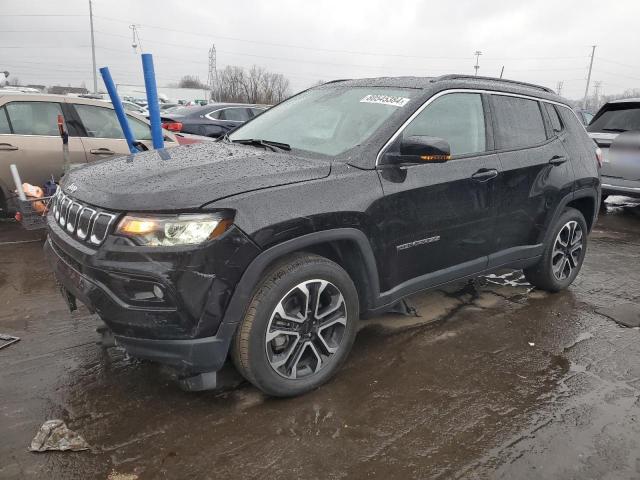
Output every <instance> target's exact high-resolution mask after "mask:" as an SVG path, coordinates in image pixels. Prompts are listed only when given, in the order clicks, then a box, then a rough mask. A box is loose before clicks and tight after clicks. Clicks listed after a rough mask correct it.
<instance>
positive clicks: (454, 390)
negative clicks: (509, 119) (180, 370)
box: [0, 197, 640, 479]
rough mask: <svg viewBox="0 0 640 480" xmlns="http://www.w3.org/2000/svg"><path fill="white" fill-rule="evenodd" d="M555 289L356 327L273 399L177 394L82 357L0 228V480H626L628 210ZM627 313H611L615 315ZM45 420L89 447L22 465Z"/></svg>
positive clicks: (637, 439)
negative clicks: (313, 378)
mask: <svg viewBox="0 0 640 480" xmlns="http://www.w3.org/2000/svg"><path fill="white" fill-rule="evenodd" d="M608 201H609V205H608V209H607V211H606V212H601V214H600V218H599V221H598V224H597V225H596V227H595V230H594V232H593V233H592V235H591V237H590V245H589V252H588V254H587V259H586V262H585V265H584V268H583V270H582V272H581V274H580V276H579V277H578V279H577V280H576V282H575V283H574V285H572V286H571V288H569V289H568V290H566V291H563V292H561V293H558V294H554V295H550V294H546V293H542V292H539V291H536V290H532V289H531V288H530V287H529V286H528V285H526V284H523V283H522V281H521V280H519V274H517V273H515V274H514V273H510V272H505V273H504V274H503V275H498V276H491V277H488V278H484V279H480V280H479V281H476V282H473V283H468V284H455V285H452V286H450V287H447V288H446V289H443V290H438V291H435V292H431V293H428V294H421V295H416V296H414V297H412V298H411V299H410V300H411V304H412V305H414V306H415V307H416V308H417V310H418V312H419V314H420V317H406V316H396V315H385V316H381V317H377V318H374V319H372V320H368V321H363V322H362V328H361V330H360V333H359V335H358V338H357V340H356V345H355V348H354V351H353V352H352V354H351V356H350V358H349V360H348V362H347V364H346V366H345V367H344V368H343V369H342V370H341V371H340V373H339V374H338V376H337V377H336V378H335V379H334V380H333V381H331V382H330V383H329V384H327V385H325V386H324V387H322V388H320V389H319V390H316V391H314V392H312V393H310V394H308V395H304V396H302V397H299V398H293V399H288V400H277V399H271V398H267V397H265V396H263V395H262V394H261V393H260V392H259V391H258V390H256V389H255V388H253V387H251V386H249V385H248V384H243V385H241V386H240V387H238V388H236V389H232V390H230V391H227V392H222V393H213V392H209V393H185V392H182V391H181V390H179V389H178V388H177V386H176V385H175V384H174V383H173V382H172V381H171V379H170V378H168V377H167V375H166V373H165V372H163V371H161V369H159V368H158V367H156V366H154V365H152V364H149V363H143V362H140V361H135V360H132V359H129V358H127V357H126V356H125V355H124V353H123V352H121V351H119V350H117V349H108V350H103V349H102V348H101V347H100V346H99V345H97V344H96V340H97V335H96V333H95V328H96V326H97V325H98V320H97V319H96V318H95V317H93V316H91V315H89V314H88V313H87V311H86V310H85V309H84V307H81V308H80V310H79V311H78V312H75V313H74V314H71V315H70V314H69V313H68V311H67V310H66V306H65V304H64V303H63V300H62V298H61V297H60V295H59V293H58V291H57V289H56V286H55V284H54V281H53V279H52V276H51V274H50V271H49V269H48V268H47V267H46V265H45V264H44V262H43V258H42V253H41V247H42V240H41V238H42V235H41V234H35V235H33V234H27V233H26V232H24V231H22V230H21V229H20V227H19V226H18V225H17V224H15V223H11V222H3V223H2V224H0V266H1V268H0V305H2V308H1V309H0V332H3V333H8V334H12V335H17V336H20V337H21V341H20V342H18V343H16V344H13V345H11V346H9V347H7V348H5V349H3V350H0V365H2V371H1V372H0V415H1V420H0V422H1V424H2V426H3V428H2V441H0V459H2V461H1V463H0V478H3V479H31V478H34V479H35V478H69V479H71V478H77V479H84V478H108V477H111V478H276V477H280V478H308V479H311V478H390V477H394V478H487V477H492V478H520V479H523V478H540V479H542V478H563V479H572V478H576V479H587V478H638V477H639V476H640V342H639V341H638V340H639V338H640V331H639V330H638V329H637V328H636V329H630V328H623V327H621V326H619V325H618V324H617V323H616V322H614V320H613V319H612V318H611V317H616V316H618V315H619V310H620V307H621V306H624V305H626V304H635V305H632V306H630V307H628V309H631V311H632V313H633V309H634V308H635V309H636V310H635V312H636V314H638V310H640V306H639V305H638V304H639V303H640V302H639V298H640V270H639V269H638V266H639V265H640V205H638V204H637V203H633V202H632V201H631V200H629V199H625V198H622V197H616V198H611V199H609V200H608ZM627 313H628V312H627ZM52 418H61V419H63V420H65V421H66V422H67V424H68V425H69V427H70V428H71V429H73V430H75V431H77V432H78V433H80V434H81V435H83V436H84V437H85V438H86V440H87V441H88V442H89V444H90V445H91V447H92V448H91V451H85V452H79V453H69V452H67V453H57V452H50V453H41V454H34V453H29V452H28V451H27V446H28V444H29V442H30V440H31V438H32V437H33V436H34V434H35V433H36V431H37V430H38V428H39V427H40V425H41V424H42V423H43V422H44V421H45V420H47V419H52Z"/></svg>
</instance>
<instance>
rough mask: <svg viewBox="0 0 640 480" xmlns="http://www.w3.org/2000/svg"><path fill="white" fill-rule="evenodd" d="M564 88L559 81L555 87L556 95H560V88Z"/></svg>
mask: <svg viewBox="0 0 640 480" xmlns="http://www.w3.org/2000/svg"><path fill="white" fill-rule="evenodd" d="M563 86H564V82H563V81H562V80H560V81H559V82H558V85H557V87H556V92H557V94H558V95H562V87H563Z"/></svg>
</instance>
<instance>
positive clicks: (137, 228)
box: [116, 213, 232, 247]
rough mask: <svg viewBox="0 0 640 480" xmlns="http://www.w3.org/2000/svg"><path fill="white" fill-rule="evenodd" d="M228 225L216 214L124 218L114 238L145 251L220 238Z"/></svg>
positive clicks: (229, 223)
mask: <svg viewBox="0 0 640 480" xmlns="http://www.w3.org/2000/svg"><path fill="white" fill-rule="evenodd" d="M231 223H232V221H231V219H229V218H225V217H223V216H222V215H220V214H188V213H185V214H181V215H153V216H146V215H127V216H125V217H124V218H123V219H122V220H121V221H120V224H119V225H118V228H117V229H116V234H118V235H123V236H125V237H129V238H131V239H133V240H134V241H135V242H136V243H138V244H140V245H144V246H149V247H171V246H176V245H197V244H199V243H203V242H205V241H207V240H211V239H213V238H216V237H218V236H220V235H222V234H223V233H224V232H225V231H226V230H227V229H228V228H229V227H230V226H231Z"/></svg>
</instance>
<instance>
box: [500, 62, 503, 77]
mask: <svg viewBox="0 0 640 480" xmlns="http://www.w3.org/2000/svg"><path fill="white" fill-rule="evenodd" d="M502 75H504V65H502V70H500V78H502Z"/></svg>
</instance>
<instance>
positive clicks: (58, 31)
mask: <svg viewBox="0 0 640 480" xmlns="http://www.w3.org/2000/svg"><path fill="white" fill-rule="evenodd" d="M0 16H2V15H0ZM0 33H89V32H88V31H87V30H2V31H0Z"/></svg>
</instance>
